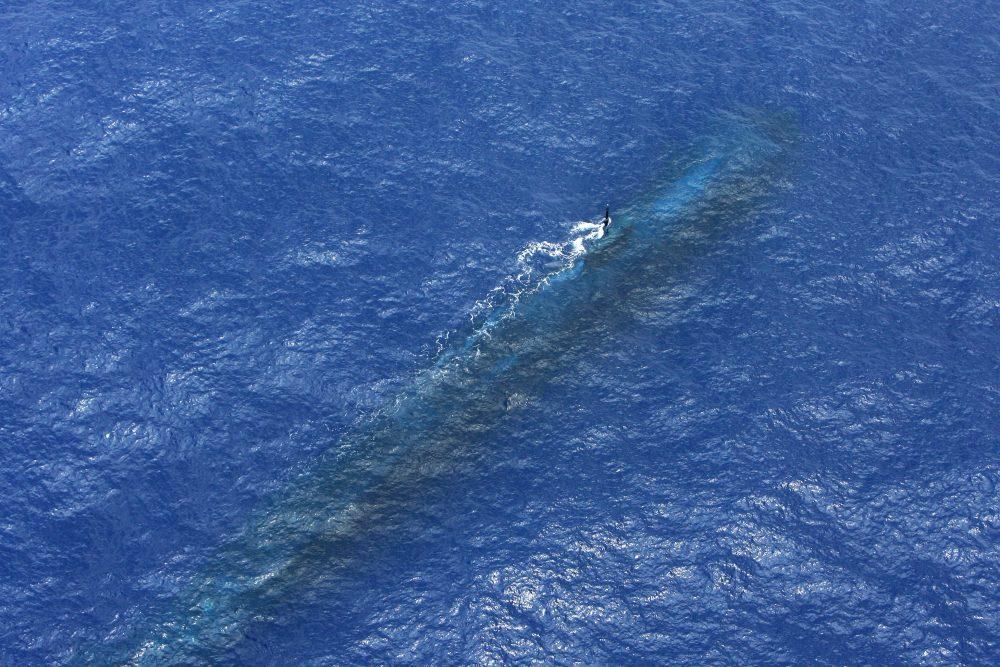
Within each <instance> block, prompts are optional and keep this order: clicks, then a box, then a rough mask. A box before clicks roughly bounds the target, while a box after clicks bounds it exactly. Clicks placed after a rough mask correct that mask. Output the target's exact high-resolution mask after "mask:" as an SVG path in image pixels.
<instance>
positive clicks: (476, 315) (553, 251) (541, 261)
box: [436, 220, 604, 355]
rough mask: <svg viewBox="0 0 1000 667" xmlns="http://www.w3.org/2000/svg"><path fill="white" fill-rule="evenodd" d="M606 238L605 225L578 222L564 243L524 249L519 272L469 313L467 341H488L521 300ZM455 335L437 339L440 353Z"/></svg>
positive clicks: (530, 245)
mask: <svg viewBox="0 0 1000 667" xmlns="http://www.w3.org/2000/svg"><path fill="white" fill-rule="evenodd" d="M603 236H604V225H602V224H601V223H595V222H590V221H588V220H582V221H580V222H577V223H574V224H573V226H572V227H571V228H570V230H569V235H568V238H567V239H566V240H564V241H532V242H530V243H528V244H527V245H526V246H525V247H524V248H523V249H521V250H520V251H519V252H518V253H517V256H516V259H515V270H514V272H513V273H511V274H510V275H508V276H507V277H505V278H504V279H503V280H502V281H501V282H500V284H499V285H497V286H496V287H494V288H493V289H491V290H490V291H489V292H488V293H487V294H486V296H485V297H483V298H482V299H480V300H479V301H477V302H476V303H475V304H473V306H472V308H471V309H470V310H469V323H470V324H471V326H472V330H473V333H472V334H471V335H470V336H469V339H467V340H472V341H474V340H476V339H480V338H485V339H488V338H489V336H490V330H491V329H492V328H493V327H495V326H496V325H497V324H499V323H500V322H502V321H503V320H505V319H507V318H508V317H510V316H511V315H512V314H513V313H514V311H515V309H516V308H517V304H518V302H519V301H520V300H521V298H522V297H523V296H524V295H525V294H528V293H530V292H534V291H537V290H538V289H539V288H540V287H541V286H542V285H543V284H545V282H546V281H547V280H548V279H549V278H550V277H551V276H553V275H555V274H557V273H559V272H560V271H563V270H565V269H567V268H569V267H571V266H573V264H574V262H575V261H576V260H577V259H578V258H579V257H581V256H583V255H585V254H586V253H587V242H588V241H594V240H597V239H599V238H601V237H603ZM452 333H453V332H451V331H448V332H445V333H444V334H441V335H439V336H438V337H437V340H436V345H437V352H436V354H438V355H440V354H441V353H442V352H444V351H445V350H446V349H447V348H448V347H449V346H448V340H449V338H450V337H451V335H452Z"/></svg>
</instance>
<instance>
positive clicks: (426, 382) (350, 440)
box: [81, 118, 794, 664]
mask: <svg viewBox="0 0 1000 667" xmlns="http://www.w3.org/2000/svg"><path fill="white" fill-rule="evenodd" d="M793 125H794V124H793V123H791V122H790V121H788V120H787V119H784V118H783V119H780V120H774V119H771V120H769V121H767V122H766V123H765V122H762V121H759V120H754V121H740V122H739V123H738V124H734V126H735V127H737V128H738V131H739V132H743V133H746V135H747V137H743V138H741V137H737V140H740V141H745V142H750V145H749V148H746V147H744V148H742V149H741V150H744V149H745V150H748V151H749V152H750V155H749V156H748V157H747V158H746V159H745V160H743V161H742V162H741V163H738V164H735V165H734V166H732V169H731V170H732V173H729V174H727V176H726V178H725V179H723V180H721V181H720V182H718V183H713V184H712V185H711V186H710V187H708V188H706V190H705V192H702V193H700V194H699V198H698V200H697V201H696V202H694V203H692V204H690V205H685V206H683V207H681V208H680V209H679V210H678V211H675V212H671V214H670V215H669V221H668V222H666V223H665V224H668V225H669V228H668V229H664V230H662V233H661V234H660V235H659V236H658V238H656V239H655V241H653V242H650V241H649V238H648V237H647V238H645V239H644V240H642V243H641V251H638V250H637V247H638V246H639V245H640V239H639V236H638V234H639V231H637V230H639V229H640V228H639V227H636V226H630V225H628V224H621V225H620V227H619V228H618V230H616V231H617V235H614V234H612V235H610V236H609V237H608V238H607V239H605V240H604V244H603V245H602V246H601V247H600V250H599V251H598V252H591V253H588V254H587V255H585V256H584V257H583V259H582V260H578V261H579V262H580V264H579V266H578V267H577V270H576V272H575V273H574V274H573V276H572V277H571V278H569V279H566V280H564V281H562V282H560V283H559V284H558V286H557V287H556V288H553V290H554V292H553V293H550V294H548V295H545V294H544V289H542V290H539V291H537V292H535V293H534V294H532V295H529V297H528V298H525V299H524V300H523V302H522V303H521V304H520V305H519V307H518V308H517V309H515V310H514V311H512V314H511V315H510V316H509V317H508V318H506V319H504V320H503V321H502V322H501V323H500V324H498V325H497V326H496V327H495V328H494V329H492V330H491V331H490V332H488V335H485V336H481V337H479V338H478V339H477V340H476V342H475V344H474V345H472V346H471V347H469V346H468V345H467V346H466V347H465V348H460V349H456V350H454V351H452V352H451V353H448V352H446V353H445V355H444V356H443V357H442V359H441V360H439V361H438V363H437V364H436V365H435V366H434V367H433V368H432V369H430V370H428V371H425V372H423V373H421V374H420V375H419V376H418V378H417V380H416V381H415V382H414V383H413V384H412V385H411V387H410V388H409V389H408V390H406V391H404V392H403V393H402V394H401V395H400V396H399V397H398V398H397V399H396V400H395V401H394V402H393V403H392V404H391V405H388V406H386V407H385V408H384V409H383V410H380V411H379V413H378V414H377V415H376V416H375V417H374V418H373V419H372V420H370V421H369V422H368V423H367V424H365V425H364V426H363V427H361V428H359V429H357V430H355V431H353V432H352V433H350V434H348V435H347V436H346V437H345V438H344V439H343V441H342V442H341V443H339V445H338V446H337V447H336V448H335V449H334V450H331V453H330V455H329V456H328V457H326V458H325V459H324V460H323V461H322V462H321V463H320V464H319V465H318V466H317V467H316V468H315V469H314V470H313V471H312V472H311V473H310V474H309V475H308V476H307V477H306V478H305V479H303V480H300V481H299V482H298V483H296V484H295V485H294V486H293V488H291V489H289V490H288V491H287V492H286V494H284V497H283V498H282V499H281V500H279V501H277V502H276V503H275V504H274V505H272V506H271V507H270V509H269V510H268V511H265V512H262V513H261V514H260V515H259V516H260V518H259V519H258V520H257V521H255V522H252V523H251V524H250V525H249V526H248V527H247V529H246V530H245V531H244V532H243V533H242V534H241V535H239V536H238V537H236V538H234V539H233V540H232V541H230V542H229V543H228V544H226V545H225V546H224V547H222V548H221V549H220V551H219V553H218V554H217V556H216V557H215V558H214V559H213V563H212V565H211V567H209V568H208V569H206V570H205V571H203V572H202V573H200V574H199V576H198V578H197V579H196V580H195V581H194V582H193V583H192V585H191V587H190V588H189V589H188V590H187V591H185V592H184V593H183V594H182V595H181V596H180V598H179V599H178V600H177V602H176V604H174V605H173V606H172V607H171V608H170V609H169V610H168V611H167V612H165V613H163V614H161V615H158V616H156V617H155V618H154V621H153V624H152V625H151V626H147V627H146V628H143V629H138V630H136V631H135V632H133V633H132V634H131V635H130V636H129V638H128V640H127V642H125V643H124V645H122V646H119V647H118V648H112V649H111V652H110V653H107V652H105V651H103V650H98V651H95V652H88V653H85V654H84V655H83V656H81V657H83V658H84V660H86V661H97V662H112V663H114V662H119V663H121V662H125V663H136V664H201V663H204V664H219V663H227V662H241V663H242V662H246V661H248V660H252V659H253V658H252V657H251V656H258V658H257V659H259V656H261V655H262V654H266V653H268V652H269V650H270V649H269V646H268V644H269V642H268V639H267V637H268V635H269V634H271V633H273V632H274V631H275V629H276V628H279V627H280V626H282V625H287V624H289V623H291V622H293V618H294V614H295V613H296V612H295V609H296V608H302V607H305V606H307V603H308V602H309V599H310V596H311V595H314V594H315V593H317V592H320V591H321V592H322V594H323V595H330V592H331V591H332V590H336V589H337V588H340V587H343V589H344V590H345V591H348V590H352V589H353V590H357V589H358V586H359V585H364V582H365V581H367V580H368V579H369V578H370V577H372V576H378V577H379V578H381V577H383V576H384V575H385V574H386V573H387V572H388V571H389V570H390V569H391V570H394V572H393V574H392V578H393V580H394V581H396V583H399V582H398V580H396V577H399V576H404V573H405V568H399V567H394V568H389V569H386V568H384V567H380V566H379V565H378V563H380V562H384V559H382V558H380V555H379V554H380V553H381V552H383V551H385V550H386V549H387V547H388V545H391V544H393V540H398V539H399V537H401V536H402V535H404V534H405V533H406V532H407V530H406V529H407V521H408V519H407V517H408V516H412V515H413V514H414V513H419V512H420V511H421V509H422V508H423V507H425V506H426V505H427V504H428V502H429V501H430V500H431V499H432V498H435V497H442V496H447V492H448V489H449V488H450V487H458V486H460V482H461V481H462V480H467V479H469V478H470V477H471V476H472V475H473V474H474V472H475V471H476V470H478V469H481V468H482V467H483V466H484V465H486V462H487V461H492V460H493V459H494V458H497V457H503V456H504V450H502V449H501V448H499V447H497V446H496V442H495V436H496V433H497V432H498V430H502V429H503V428H504V425H505V423H506V418H507V416H508V415H509V414H510V413H511V411H512V410H516V406H515V405H512V403H511V400H510V399H511V396H512V395H518V396H538V395H541V394H543V393H544V392H545V391H546V389H551V383H552V381H553V379H554V378H556V377H558V376H559V375H560V371H562V370H563V369H566V368H572V367H573V366H574V365H575V364H577V363H579V362H580V360H581V359H583V358H586V357H587V356H589V355H592V354H594V353H595V349H596V350H600V349H601V348H605V349H607V348H606V347H605V346H610V345H613V344H614V341H615V340H616V338H618V337H619V336H620V335H621V334H622V332H624V331H626V330H628V329H629V328H630V326H631V323H632V322H633V321H634V318H635V317H636V313H639V312H641V310H642V308H643V306H644V304H646V303H648V300H649V297H651V296H654V295H655V294H656V293H657V292H658V291H659V290H662V289H664V288H669V287H670V286H671V285H672V284H676V282H677V280H678V278H679V276H680V275H681V274H682V273H683V270H684V267H686V266H689V265H691V264H692V263H693V262H697V261H698V260H699V259H700V258H702V257H705V256H706V255H707V254H709V253H711V252H712V251H713V249H715V248H717V247H718V245H719V243H720V242H721V241H722V240H724V238H725V237H726V236H727V235H729V234H730V233H731V232H732V231H733V230H734V229H735V228H738V227H739V225H740V224H741V223H743V222H744V221H745V220H747V219H748V217H750V216H751V215H752V214H753V213H754V212H755V211H757V210H759V209H760V207H761V206H762V204H763V202H764V201H765V200H766V197H767V196H768V195H770V194H771V193H773V191H774V190H775V187H776V186H780V184H781V181H782V177H783V176H784V174H785V169H786V167H787V165H788V155H789V147H790V145H791V142H792V141H793V139H794V132H793V130H792V129H791V128H792V127H793ZM697 160H704V157H698V158H692V159H685V160H678V161H677V162H676V164H675V167H674V169H675V170H676V173H678V174H680V173H683V172H685V170H687V169H688V168H689V167H690V166H691V164H693V163H695V162H696V161H697ZM741 160H742V158H741ZM671 171H674V170H671ZM670 178H671V177H670V176H668V177H667V178H666V179H661V181H660V183H661V185H660V187H659V191H662V188H663V186H662V183H663V181H664V180H670ZM656 191H657V190H655V189H654V192H656ZM654 200H655V195H652V196H651V198H650V200H649V201H647V202H640V203H638V204H637V205H636V206H634V207H631V208H630V210H629V211H628V212H626V213H625V214H623V220H624V216H627V215H631V216H636V217H638V216H641V215H642V214H643V213H642V212H643V210H648V208H649V205H650V202H652V201H654ZM653 215H660V214H659V213H654V214H653ZM641 223H642V221H641V220H638V219H637V220H636V221H635V224H636V225H638V224H641ZM616 224H618V223H616ZM633 234H635V235H636V236H633ZM404 565H405V564H404ZM279 616H280V619H279Z"/></svg>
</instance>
